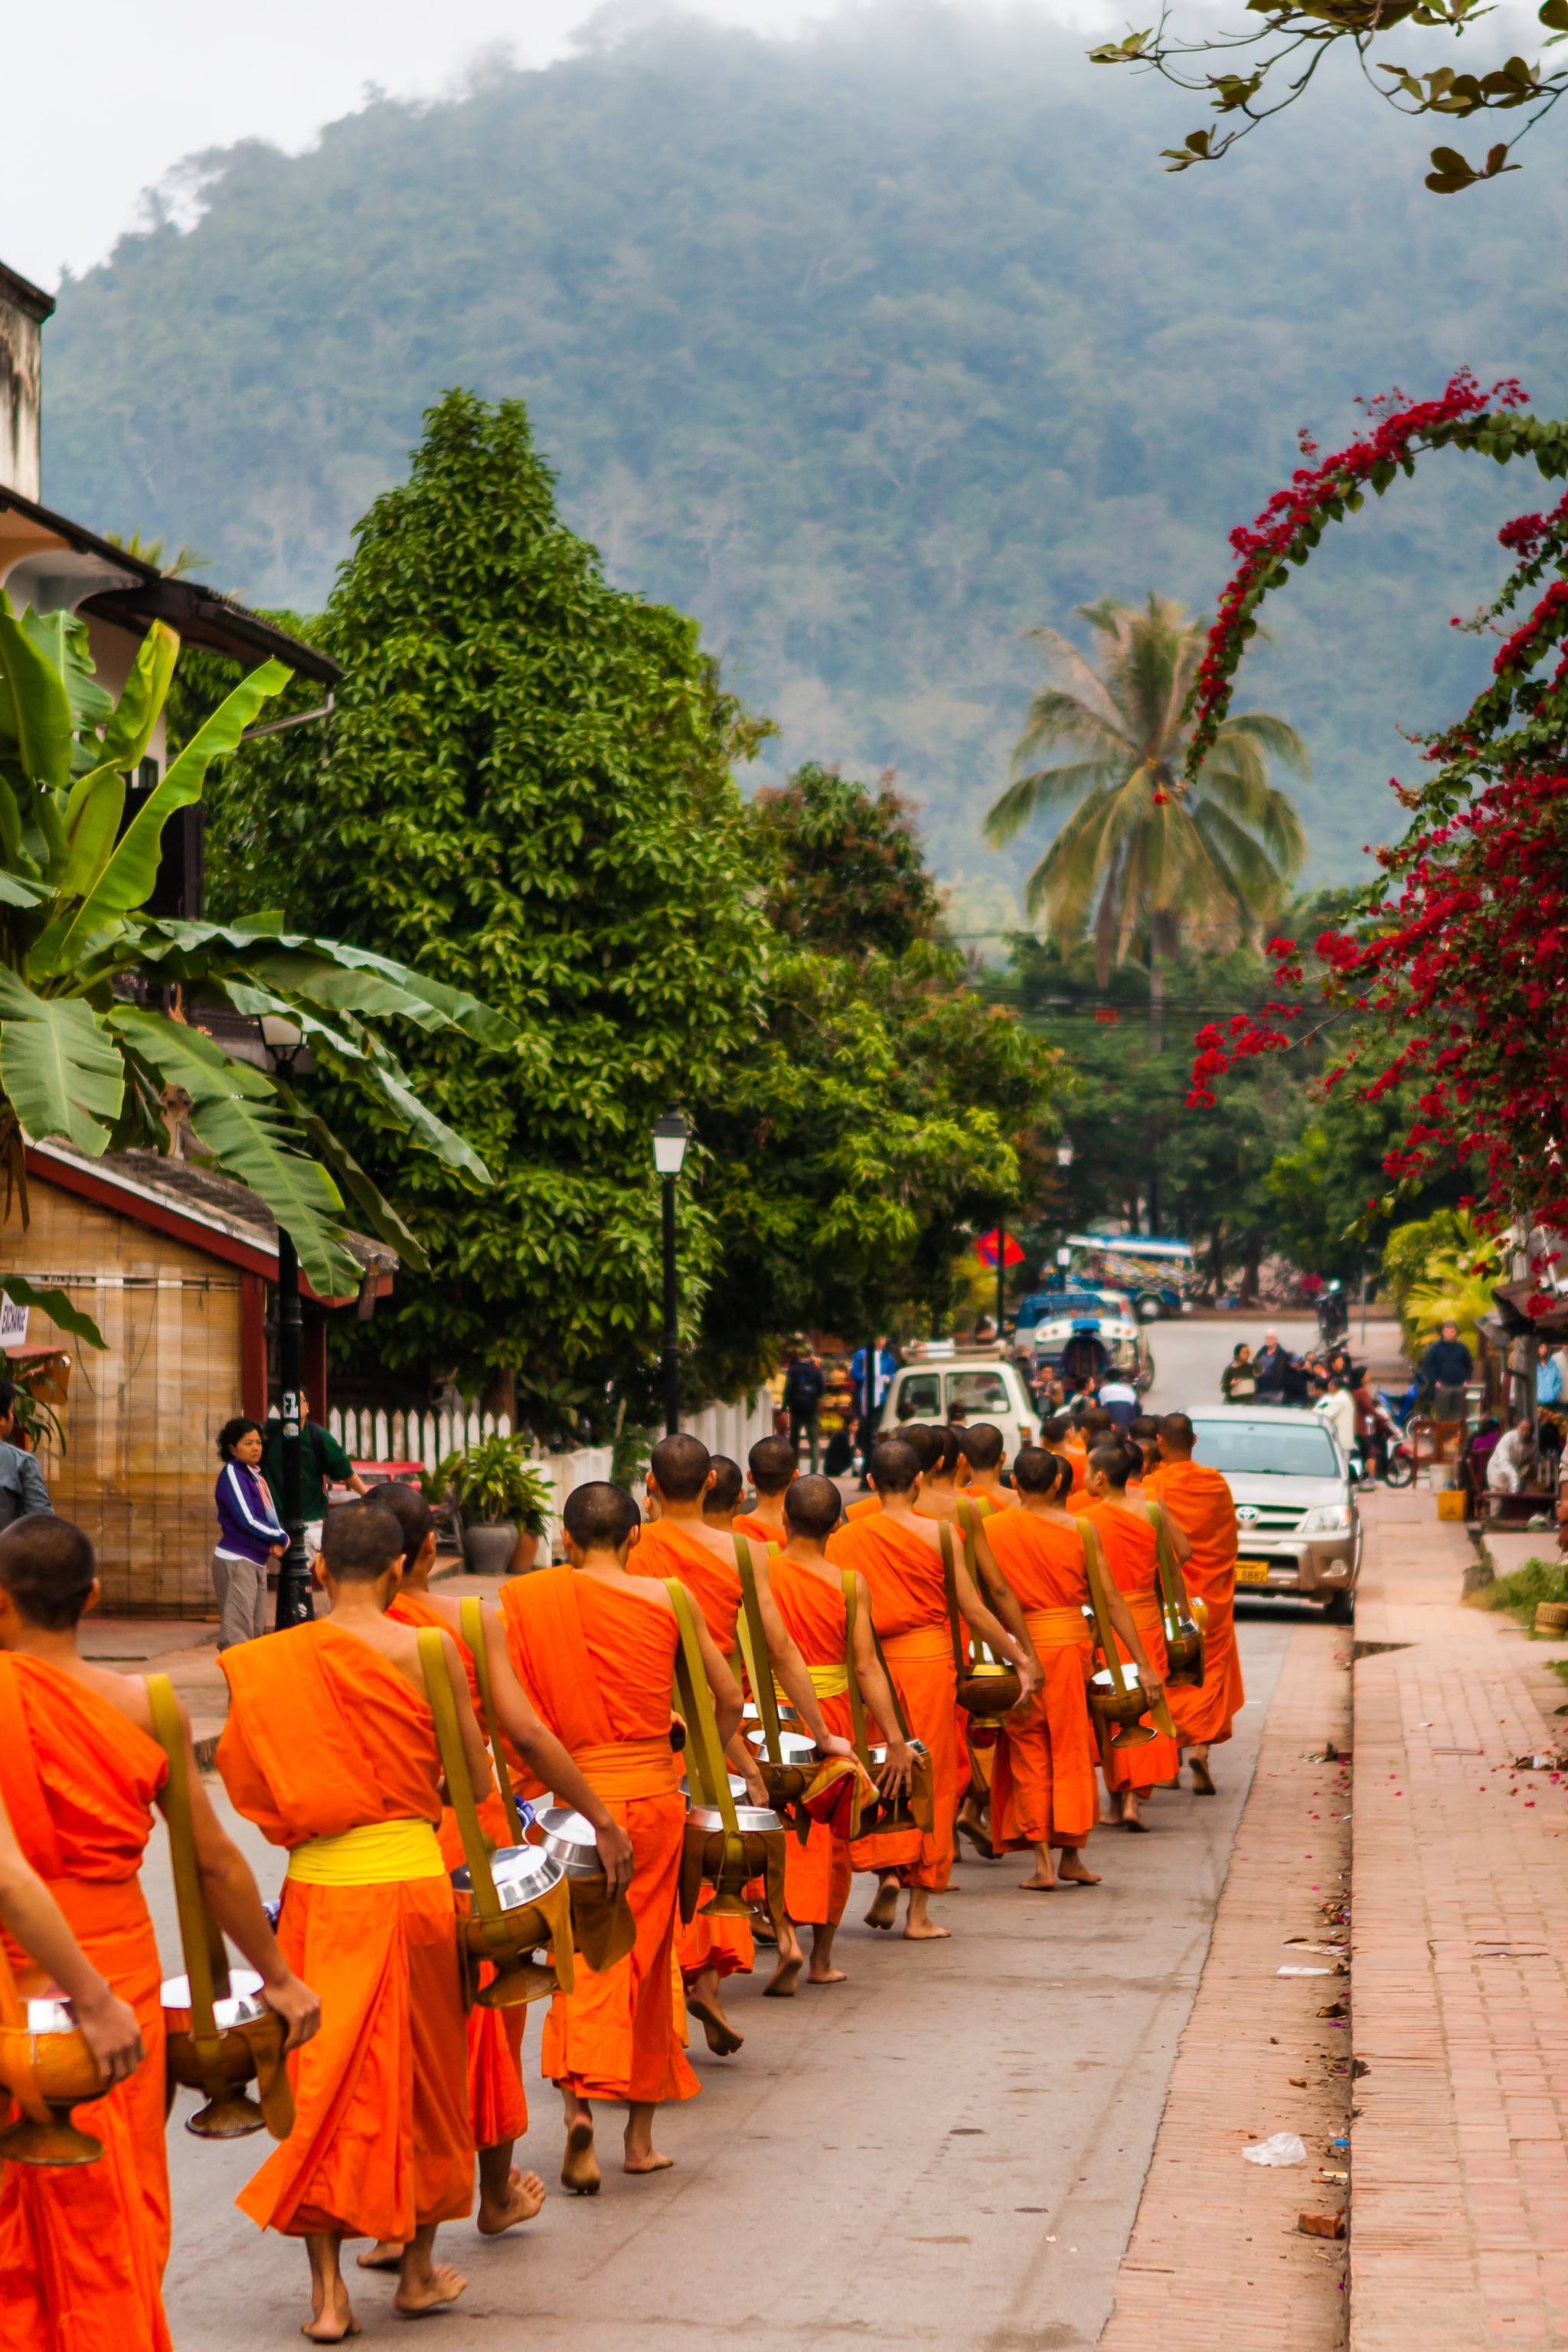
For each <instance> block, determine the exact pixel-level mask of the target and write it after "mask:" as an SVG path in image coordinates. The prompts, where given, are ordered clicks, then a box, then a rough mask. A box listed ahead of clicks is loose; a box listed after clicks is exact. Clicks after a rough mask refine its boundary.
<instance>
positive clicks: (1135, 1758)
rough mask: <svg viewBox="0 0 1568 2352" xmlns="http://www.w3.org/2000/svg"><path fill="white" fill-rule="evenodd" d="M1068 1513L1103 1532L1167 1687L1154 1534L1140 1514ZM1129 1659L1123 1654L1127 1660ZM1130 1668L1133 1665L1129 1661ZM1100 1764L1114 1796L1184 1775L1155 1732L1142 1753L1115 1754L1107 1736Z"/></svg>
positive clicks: (1090, 1508) (1177, 1755)
mask: <svg viewBox="0 0 1568 2352" xmlns="http://www.w3.org/2000/svg"><path fill="white" fill-rule="evenodd" d="M1068 1508H1069V1509H1079V1508H1081V1510H1082V1516H1083V1517H1085V1518H1086V1519H1088V1520H1089V1521H1090V1522H1091V1523H1092V1525H1093V1526H1095V1527H1096V1528H1099V1530H1100V1547H1101V1549H1102V1550H1103V1551H1104V1553H1105V1564H1106V1566H1107V1568H1109V1570H1110V1573H1111V1576H1112V1578H1113V1579H1114V1580H1115V1582H1116V1584H1117V1586H1118V1587H1119V1589H1120V1590H1121V1592H1122V1593H1123V1594H1124V1595H1125V1597H1126V1601H1127V1606H1128V1608H1129V1609H1130V1610H1131V1612H1132V1622H1133V1623H1134V1624H1135V1625H1136V1626H1137V1628H1138V1632H1139V1634H1140V1636H1141V1638H1142V1643H1143V1647H1144V1650H1145V1651H1146V1652H1147V1654H1148V1658H1149V1664H1151V1665H1152V1667H1153V1669H1154V1672H1155V1673H1156V1674H1157V1675H1159V1676H1160V1678H1161V1680H1162V1681H1163V1680H1164V1675H1165V1628H1164V1623H1163V1620H1162V1618H1161V1615H1160V1586H1159V1571H1160V1553H1159V1546H1158V1544H1157V1543H1156V1541H1155V1538H1154V1530H1153V1528H1152V1527H1151V1526H1150V1525H1149V1522H1148V1520H1147V1519H1146V1518H1144V1517H1143V1516H1142V1512H1134V1511H1124V1510H1121V1509H1119V1508H1118V1507H1117V1506H1116V1505H1115V1504H1114V1503H1089V1504H1088V1505H1086V1506H1081V1507H1080V1506H1079V1504H1078V1502H1077V1500H1076V1498H1075V1500H1074V1502H1073V1503H1072V1504H1070V1505H1069V1506H1068ZM1117 1646H1118V1648H1120V1647H1121V1644H1120V1643H1118V1645H1117ZM1122 1655H1123V1657H1124V1658H1126V1653H1125V1651H1123V1653H1122ZM1127 1663H1128V1664H1131V1659H1128V1660H1127ZM1100 1760H1101V1769H1103V1771H1104V1773H1105V1785H1106V1787H1107V1788H1108V1789H1110V1790H1112V1791H1113V1792H1114V1791H1115V1790H1120V1789H1131V1790H1134V1791H1137V1792H1141V1791H1142V1790H1145V1789H1153V1788H1157V1787H1159V1785H1160V1783H1161V1782H1162V1781H1164V1780H1174V1779H1175V1777H1176V1775H1177V1773H1178V1772H1179V1771H1180V1770H1181V1769H1182V1758H1181V1751H1180V1749H1179V1748H1177V1746H1176V1743H1175V1741H1174V1740H1173V1738H1171V1737H1170V1734H1169V1733H1168V1732H1164V1731H1157V1732H1156V1733H1155V1735H1154V1737H1153V1738H1152V1739H1149V1740H1145V1741H1144V1743H1143V1745H1142V1748H1112V1747H1111V1745H1110V1736H1109V1734H1108V1735H1107V1737H1106V1738H1105V1741H1104V1743H1103V1746H1102V1750H1101V1759H1100Z"/></svg>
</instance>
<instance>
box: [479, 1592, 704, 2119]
mask: <svg viewBox="0 0 1568 2352" xmlns="http://www.w3.org/2000/svg"><path fill="white" fill-rule="evenodd" d="M637 1549H639V1550H640V1549H642V1547H641V1545H639V1546H638V1547H637ZM500 1599H501V1614H502V1616H503V1618H504V1619H505V1622H506V1637H507V1647H508V1649H509V1650H510V1654H511V1660H512V1664H513V1665H514V1666H515V1667H516V1669H517V1672H518V1675H519V1677H520V1679H521V1681H522V1683H523V1684H524V1685H526V1687H527V1689H528V1690H529V1692H530V1694H531V1696H532V1699H533V1703H534V1705H535V1706H537V1708H538V1709H539V1712H540V1714H541V1715H542V1717H543V1718H544V1720H545V1722H546V1723H547V1724H548V1725H549V1726H550V1728H551V1729H552V1731H553V1732H554V1734H555V1736H556V1738H558V1739H560V1740H562V1741H563V1743H564V1745H565V1746H566V1748H568V1749H569V1750H570V1751H571V1756H572V1760H573V1762H574V1764H576V1765H577V1766H578V1767H579V1768H580V1769H581V1770H582V1771H583V1772H584V1774H585V1775H586V1777H587V1780H588V1781H589V1784H590V1785H591V1787H592V1788H593V1789H594V1790H595V1791H596V1793H597V1794H598V1795H599V1796H600V1797H602V1798H603V1799H604V1801H605V1804H606V1805H607V1806H608V1808H609V1810H610V1811H611V1812H612V1813H613V1814H614V1815H615V1817H616V1820H617V1821H618V1822H620V1823H621V1824H622V1826H623V1828H624V1829H625V1830H626V1833H627V1835H628V1836H629V1837H630V1839H631V1842H632V1851H633V1853H634V1855H635V1858H636V1868H635V1870H634V1872H633V1874H632V1883H631V1887H630V1890H629V1894H628V1898H627V1899H628V1901H629V1902H630V1905H631V1908H632V1914H633V1916H634V1918H635V1919H636V1922H637V1941H636V1943H635V1944H634V1945H633V1947H632V1949H631V1950H630V1951H629V1952H628V1953H627V1955H626V1958H625V1959H623V1960H617V1961H616V1965H615V1967H614V1968H612V1969H605V1970H604V1971H603V1972H602V1973H601V1971H599V1970H598V1969H591V1968H589V1966H588V1965H587V1963H586V1961H585V1960H584V1959H582V1958H579V1959H578V1961H577V1964H576V1981H575V1984H574V1988H573V1990H572V1991H571V1992H570V1993H557V1994H556V1995H555V1997H554V1999H553V2000H552V2002H551V2004H550V2015H549V2018H548V2019H547V2021H546V2022H545V2027H544V2050H543V2071H544V2073H545V2074H546V2075H547V2076H548V2077H549V2079H550V2080H551V2081H552V2082H554V2083H559V2084H561V2085H562V2086H563V2088H564V2089H567V2090H570V2091H574V2092H575V2094H576V2095H577V2096H578V2097H579V2098H584V2099H631V2100H637V2101H642V2100H660V2099H690V2098H695V2097H696V2095H697V2093H698V2091H699V2090H700V2087H701V2085H700V2084H699V2082H698V2080H697V2077H696V2075H695V2074H693V2073H692V2071H691V2068H690V2067H689V2064H688V2063H687V2060H686V2053H685V2052H684V2051H683V2050H682V2048H681V2046H680V2040H679V2033H678V2032H677V2030H676V2019H675V2004H674V2001H673V2000H672V1999H671V1995H670V1971H671V1967H672V1965H673V1961H672V1955H673V1953H674V1948H675V1932H676V1927H677V1925H678V1924H679V1923H678V1918H677V1909H676V1906H677V1900H678V1897H679V1880H680V1849H681V1843H682V1840H683V1838H684V1835H685V1827H686V1800H685V1798H684V1797H683V1796H682V1795H681V1793H680V1759H679V1757H678V1756H677V1755H676V1753H675V1751H674V1749H673V1748H671V1746H670V1744H669V1693H670V1685H671V1684H672V1682H673V1680H674V1677H675V1650H676V1643H677V1642H678V1641H679V1633H678V1631H677V1628H676V1622H675V1619H674V1616H673V1615H672V1614H671V1612H669V1611H668V1609H665V1608H662V1607H660V1605H659V1603H658V1601H657V1600H655V1599H653V1598H652V1597H651V1596H650V1597H649V1598H648V1599H647V1600H645V1599H644V1598H643V1596H642V1594H641V1593H640V1592H638V1591H637V1589H636V1588H635V1586H634V1587H633V1588H632V1589H631V1590H630V1591H627V1590H626V1588H625V1587H624V1586H619V1585H610V1584H605V1583H601V1582H600V1581H599V1580H598V1579H597V1578H596V1577H592V1576H579V1575H577V1574H576V1573H575V1572H574V1570H572V1569H569V1568H549V1569H543V1570H537V1571H536V1572H535V1573H534V1574H533V1575H531V1576H520V1577H514V1578H513V1579H512V1580H511V1582H510V1583H509V1584H503V1585H502V1587H501V1596H500Z"/></svg>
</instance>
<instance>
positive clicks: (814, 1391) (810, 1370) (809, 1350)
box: [784, 1340, 827, 1477]
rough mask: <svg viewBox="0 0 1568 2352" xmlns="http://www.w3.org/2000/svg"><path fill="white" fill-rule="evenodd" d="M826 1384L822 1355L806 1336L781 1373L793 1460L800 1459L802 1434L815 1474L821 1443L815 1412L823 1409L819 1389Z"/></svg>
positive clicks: (817, 1467) (818, 1464)
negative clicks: (788, 1366)
mask: <svg viewBox="0 0 1568 2352" xmlns="http://www.w3.org/2000/svg"><path fill="white" fill-rule="evenodd" d="M826 1386H827V1375H826V1372H825V1371H824V1370H823V1369H822V1359H821V1357H820V1356H819V1355H818V1354H817V1352H816V1349H815V1348H814V1347H813V1346H812V1345H811V1343H810V1341H809V1340H807V1341H805V1342H804V1343H803V1346H802V1348H801V1349H800V1351H799V1352H798V1353H797V1354H796V1356H795V1360H794V1362H793V1363H792V1364H791V1365H790V1368H789V1370H788V1371H787V1372H786V1373H785V1374H784V1411H785V1412H787V1413H788V1415H789V1442H790V1444H791V1445H792V1446H793V1448H794V1449H795V1460H796V1461H797V1462H798V1461H799V1459H800V1442H801V1439H802V1438H803V1437H804V1438H805V1442H806V1446H807V1450H808V1452H809V1454H810V1457H811V1469H812V1475H813V1476H814V1477H815V1476H816V1473H817V1471H818V1469H819V1467H820V1461H819V1454H820V1451H821V1444H822V1433H821V1430H820V1428H819V1427H818V1423H817V1415H818V1413H819V1412H820V1411H821V1409H822V1392H823V1391H824V1390H825V1389H826Z"/></svg>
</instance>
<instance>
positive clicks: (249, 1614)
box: [212, 1413, 289, 1651]
mask: <svg viewBox="0 0 1568 2352" xmlns="http://www.w3.org/2000/svg"><path fill="white" fill-rule="evenodd" d="M217 1450H218V1454H219V1456H220V1458H221V1460H222V1462H223V1468H222V1469H221V1470H220V1471H219V1472H218V1474H217V1486H216V1491H215V1493H214V1496H213V1500H214V1502H215V1503H216V1506H217V1531H218V1532H217V1543H216V1547H215V1548H214V1551H213V1563H212V1565H213V1591H214V1592H215V1593H216V1595H217V1608H218V1623H217V1645H218V1648H219V1650H220V1651H221V1650H228V1649H232V1648H233V1647H234V1645H235V1643H237V1642H253V1641H254V1640H255V1639H256V1637H257V1635H258V1633H266V1631H267V1571H268V1568H270V1567H271V1566H272V1564H273V1562H274V1561H275V1560H279V1559H282V1557H283V1553H284V1551H285V1549H286V1548H287V1546H288V1542H289V1538H288V1537H287V1535H286V1534H285V1533H284V1531H283V1528H282V1526H281V1524H280V1522H279V1517H278V1514H277V1512H276V1511H275V1510H274V1508H273V1507H272V1496H271V1494H270V1492H269V1491H268V1485H267V1481H266V1479H265V1478H264V1477H263V1476H262V1475H261V1430H260V1426H259V1424H258V1423H256V1422H254V1421H248V1420H247V1418H246V1416H245V1415H244V1414H243V1413H237V1414H236V1415H235V1417H234V1419H233V1420H232V1421H226V1422H225V1423H224V1425H223V1427H222V1428H221V1429H220V1430H219V1431H218V1433H217Z"/></svg>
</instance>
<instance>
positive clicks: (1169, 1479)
mask: <svg viewBox="0 0 1568 2352" xmlns="http://www.w3.org/2000/svg"><path fill="white" fill-rule="evenodd" d="M1159 1431H1160V1435H1159V1445H1160V1463H1161V1466H1160V1468H1159V1469H1158V1470H1156V1471H1154V1472H1153V1473H1152V1475H1151V1476H1149V1477H1147V1478H1145V1480H1144V1482H1143V1488H1144V1492H1145V1493H1146V1494H1148V1495H1152V1496H1153V1497H1154V1498H1155V1500H1156V1501H1157V1502H1161V1503H1163V1505H1164V1506H1165V1508H1166V1510H1167V1511H1168V1512H1169V1514H1170V1516H1171V1517H1172V1518H1173V1519H1174V1521H1175V1523H1176V1525H1177V1526H1178V1527H1179V1528H1181V1530H1182V1532H1183V1533H1184V1536H1185V1537H1186V1538H1187V1541H1188V1542H1189V1543H1190V1544H1191V1546H1192V1550H1191V1552H1190V1554H1189V1555H1188V1557H1187V1559H1186V1561H1185V1563H1184V1569H1183V1573H1184V1576H1185V1578H1186V1580H1187V1591H1188V1592H1189V1593H1190V1594H1191V1595H1192V1597H1193V1599H1194V1600H1195V1601H1202V1602H1203V1604H1204V1606H1205V1609H1206V1610H1207V1612H1208V1619H1207V1622H1206V1623H1205V1627H1204V1678H1203V1682H1202V1684H1201V1685H1199V1686H1198V1687H1197V1688H1196V1689H1194V1688H1193V1687H1192V1686H1191V1685H1188V1686H1186V1687H1185V1688H1184V1687H1183V1685H1181V1684H1179V1683H1178V1684H1176V1685H1174V1686H1173V1688H1172V1689H1171V1690H1170V1691H1169V1692H1168V1693H1167V1696H1168V1697H1169V1699H1170V1702H1171V1713H1172V1715H1173V1717H1174V1718H1175V1725H1176V1737H1177V1738H1178V1740H1179V1741H1180V1743H1181V1745H1182V1747H1183V1748H1184V1749H1185V1750H1186V1756H1187V1761H1188V1763H1189V1764H1190V1765H1191V1766H1192V1768H1193V1786H1194V1789H1195V1790H1197V1792H1198V1794H1199V1796H1200V1797H1212V1796H1213V1795H1214V1793H1215V1786H1214V1780H1213V1777H1212V1775H1211V1774H1210V1771H1209V1748H1210V1747H1211V1746H1213V1745H1215V1743H1217V1742H1218V1741H1220V1740H1222V1739H1228V1738H1230V1734H1231V1726H1232V1725H1233V1723H1234V1722H1235V1720H1236V1717H1237V1715H1238V1714H1239V1713H1240V1711H1241V1709H1242V1707H1243V1706H1245V1705H1246V1704H1247V1692H1246V1690H1245V1688H1244V1686H1243V1684H1242V1679H1241V1657H1240V1654H1239V1653H1238V1651H1237V1645H1236V1550H1237V1531H1236V1505H1235V1503H1234V1502H1233V1500H1232V1499H1231V1492H1230V1488H1229V1486H1227V1485H1226V1481H1225V1479H1224V1478H1223V1477H1222V1476H1221V1475H1220V1473H1219V1472H1218V1471H1217V1470H1210V1469H1208V1468H1207V1467H1206V1466H1205V1465H1204V1464H1203V1463H1201V1462H1194V1460H1193V1447H1194V1444H1195V1443H1196V1433H1195V1432H1194V1428H1193V1424H1192V1423H1191V1422H1190V1421H1189V1420H1188V1419H1187V1416H1186V1414H1185V1413H1184V1412H1168V1413H1166V1415H1165V1417H1164V1419H1163V1421H1162V1422H1161V1423H1160V1424H1159Z"/></svg>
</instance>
